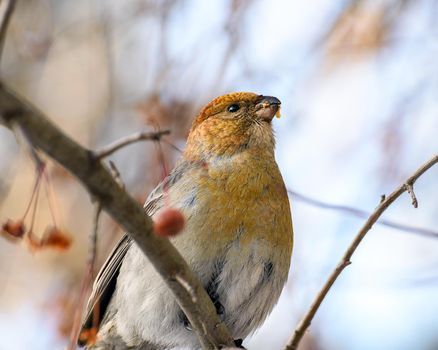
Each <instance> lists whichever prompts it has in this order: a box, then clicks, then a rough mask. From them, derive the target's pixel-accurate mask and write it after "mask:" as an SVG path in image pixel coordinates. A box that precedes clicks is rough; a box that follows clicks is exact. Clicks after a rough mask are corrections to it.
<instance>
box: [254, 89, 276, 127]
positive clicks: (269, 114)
mask: <svg viewBox="0 0 438 350" xmlns="http://www.w3.org/2000/svg"><path fill="white" fill-rule="evenodd" d="M280 105H281V102H280V100H279V99H278V98H277V97H273V96H263V95H260V96H259V98H258V100H257V104H256V112H255V113H256V115H257V116H259V117H260V118H261V119H263V120H264V121H267V122H270V121H271V120H272V118H274V116H275V115H276V114H277V113H278V111H279V109H280Z"/></svg>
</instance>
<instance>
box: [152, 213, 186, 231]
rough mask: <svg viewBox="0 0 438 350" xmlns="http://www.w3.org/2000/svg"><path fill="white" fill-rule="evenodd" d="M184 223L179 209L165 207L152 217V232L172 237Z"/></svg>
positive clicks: (180, 229) (181, 228)
mask: <svg viewBox="0 0 438 350" xmlns="http://www.w3.org/2000/svg"><path fill="white" fill-rule="evenodd" d="M184 225H185V218H184V215H183V214H182V213H181V211H180V210H178V209H174V208H165V209H163V210H161V211H160V212H159V213H157V215H156V216H155V218H154V232H155V234H156V235H157V236H161V237H173V236H175V235H177V234H178V233H180V232H181V231H182V230H183V228H184Z"/></svg>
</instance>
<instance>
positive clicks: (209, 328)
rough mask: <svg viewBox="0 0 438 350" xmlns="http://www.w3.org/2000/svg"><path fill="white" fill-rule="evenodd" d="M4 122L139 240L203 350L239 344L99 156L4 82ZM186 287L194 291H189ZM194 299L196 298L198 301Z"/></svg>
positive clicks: (0, 107) (0, 88)
mask: <svg viewBox="0 0 438 350" xmlns="http://www.w3.org/2000/svg"><path fill="white" fill-rule="evenodd" d="M0 115H1V116H0V123H1V124H4V125H5V126H7V127H8V128H12V127H19V128H20V129H21V130H22V132H23V134H24V135H25V136H26V138H27V139H28V140H29V142H30V143H31V144H32V145H33V147H35V148H37V149H40V150H41V151H43V152H45V153H46V154H48V155H49V156H50V157H52V158H53V159H54V160H56V161H57V162H58V163H59V164H61V165H62V166H63V167H65V168H66V169H67V170H69V171H70V172H71V173H72V174H73V175H74V176H76V177H77V178H78V179H79V181H80V182H81V183H82V184H83V185H84V187H85V188H86V189H87V191H88V192H89V193H90V194H91V196H92V197H93V198H94V199H95V200H97V201H98V202H100V203H101V205H102V209H103V210H105V211H106V212H107V213H108V214H109V215H110V216H111V217H112V218H113V219H114V220H115V221H117V222H118V223H119V224H120V225H121V226H122V227H123V228H124V229H125V230H126V231H127V232H129V234H130V235H131V237H132V238H133V239H134V241H135V242H136V243H137V245H138V246H139V247H140V249H141V250H142V251H143V253H144V254H145V255H146V256H147V257H148V259H149V260H150V262H151V263H152V264H153V265H154V267H155V268H156V270H157V271H158V272H159V273H160V275H161V277H162V278H163V279H164V281H165V283H166V284H167V286H168V287H169V288H170V289H171V290H172V292H173V293H174V295H175V298H176V300H177V301H178V303H179V305H180V306H181V308H182V309H183V311H184V313H185V314H186V316H187V317H188V319H189V321H190V323H191V325H192V327H193V328H194V329H195V331H196V333H197V335H198V338H199V340H200V343H201V345H202V347H203V348H204V349H219V348H221V347H224V346H234V341H233V339H232V337H231V336H230V334H229V331H228V329H227V328H226V326H225V325H224V324H223V323H222V322H221V321H220V320H219V318H218V316H217V314H216V310H215V308H214V306H213V304H212V302H211V300H210V298H209V296H208V295H207V293H206V292H205V290H204V288H203V287H202V285H201V284H200V282H199V281H198V280H197V279H196V277H195V276H194V275H193V273H192V272H191V271H190V269H189V267H188V266H187V263H186V262H185V261H184V259H183V258H182V256H181V255H180V254H179V252H178V251H177V250H176V249H175V247H174V246H173V245H172V244H171V243H170V242H169V240H167V239H164V238H160V237H157V236H156V235H154V234H153V222H152V220H151V218H150V217H149V216H147V215H146V213H145V212H144V210H143V208H142V206H141V205H139V204H138V203H137V202H136V201H135V200H134V199H133V198H132V197H131V196H130V195H129V194H128V193H127V192H126V191H124V190H123V189H122V188H121V187H120V186H119V185H118V184H117V182H116V181H115V180H114V179H113V177H112V176H111V174H110V173H109V171H108V170H107V169H106V168H105V167H104V165H103V164H102V163H101V161H100V160H99V159H98V158H97V157H96V155H95V154H94V153H93V152H92V151H90V150H88V149H85V148H84V147H82V146H80V145H79V144H78V143H76V142H75V141H73V140H72V139H71V138H69V137H68V136H67V135H65V134H64V133H63V132H62V131H60V130H59V129H58V128H57V127H56V126H55V125H54V124H52V123H51V122H50V121H49V120H48V119H47V118H46V117H45V116H44V115H43V114H42V113H41V112H40V111H39V110H38V109H36V108H35V107H34V106H32V105H31V104H30V103H28V102H27V101H26V100H25V99H23V98H22V97H19V96H18V95H17V94H16V93H14V92H12V91H11V90H10V89H9V88H8V87H7V86H6V85H5V84H4V83H0ZM187 285H189V286H190V287H191V288H190V289H189V290H188V288H187ZM193 296H196V298H194V297H193Z"/></svg>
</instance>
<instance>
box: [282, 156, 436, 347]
mask: <svg viewBox="0 0 438 350" xmlns="http://www.w3.org/2000/svg"><path fill="white" fill-rule="evenodd" d="M436 163H438V154H436V155H435V156H434V157H433V158H431V159H430V160H429V161H428V162H426V163H424V164H423V165H422V166H421V167H420V168H419V169H418V170H417V171H416V172H415V173H414V174H412V176H410V177H409V178H408V179H407V180H406V181H405V182H404V183H403V184H402V185H400V186H399V187H398V188H397V189H395V190H394V191H393V192H392V193H391V194H390V195H389V196H388V197H386V198H385V199H384V200H382V201H381V202H380V204H379V205H378V206H377V208H376V209H375V210H374V211H373V213H372V214H371V215H370V216H369V218H368V220H367V221H366V222H365V224H364V225H363V227H362V228H361V229H360V231H359V232H358V234H357V235H356V237H355V238H354V240H353V241H352V242H351V244H350V246H349V247H348V249H347V251H346V252H345V253H344V256H343V257H342V259H341V260H340V261H339V263H338V265H337V266H336V268H335V270H334V271H333V272H332V273H331V275H330V276H329V278H328V279H327V281H326V282H325V284H324V286H323V287H322V288H321V290H320V291H319V293H318V294H317V296H316V298H315V300H314V301H313V303H312V305H311V306H310V308H309V310H308V311H307V312H306V314H305V315H304V317H303V318H302V320H301V321H300V323H299V324H298V326H297V328H296V329H295V332H294V333H293V335H292V337H291V338H290V340H289V342H288V344H287V346H286V348H285V350H295V349H297V348H298V345H299V343H300V341H301V339H302V338H303V336H304V333H305V331H306V330H307V328H308V327H309V326H310V323H311V322H312V320H313V317H314V316H315V314H316V312H317V311H318V309H319V306H320V305H321V303H322V302H323V300H324V298H325V297H326V296H327V293H328V292H329V290H330V288H331V287H332V285H333V284H334V283H335V281H336V279H337V278H338V277H339V275H340V274H341V273H342V271H343V270H344V269H345V268H346V267H347V266H348V265H350V264H351V261H350V259H351V257H352V256H353V254H354V252H355V251H356V249H357V247H358V246H359V244H360V243H361V242H362V240H363V238H364V237H365V235H366V234H367V233H368V231H369V230H370V229H371V228H372V227H373V225H374V224H375V223H376V221H377V220H378V219H379V217H380V216H381V215H382V213H383V212H384V211H385V210H386V209H388V207H389V206H390V205H391V204H392V203H393V202H394V201H395V200H396V199H397V198H398V197H400V195H401V194H402V193H403V192H409V191H410V189H411V191H412V188H413V185H414V183H415V182H416V181H417V180H418V178H419V177H420V176H421V175H423V174H424V173H425V172H426V171H427V170H429V169H430V168H431V167H432V166H434V165H435V164H436ZM410 195H411V196H412V193H410Z"/></svg>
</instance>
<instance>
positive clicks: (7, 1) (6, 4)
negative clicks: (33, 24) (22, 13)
mask: <svg viewBox="0 0 438 350" xmlns="http://www.w3.org/2000/svg"><path fill="white" fill-rule="evenodd" d="M14 7H15V0H0V57H1V55H2V52H3V45H4V42H5V37H6V31H7V30H8V25H9V20H10V19H11V15H12V12H13V11H14Z"/></svg>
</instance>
